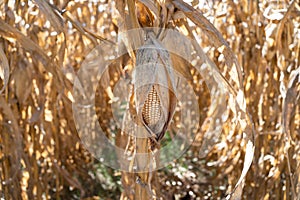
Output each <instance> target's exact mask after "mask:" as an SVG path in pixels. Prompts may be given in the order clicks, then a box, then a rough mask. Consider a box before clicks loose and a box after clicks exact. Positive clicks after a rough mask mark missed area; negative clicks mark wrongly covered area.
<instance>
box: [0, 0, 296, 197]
mask: <svg viewBox="0 0 300 200" xmlns="http://www.w3.org/2000/svg"><path fill="white" fill-rule="evenodd" d="M174 2H175V3H174V4H176V5H177V6H176V7H177V9H178V10H179V11H180V7H181V6H182V5H184V4H183V3H182V2H181V1H179V0H177V1H174ZM50 3H51V4H53V5H54V6H51V4H48V3H46V2H45V1H42V0H36V1H28V2H20V1H7V0H4V1H0V80H1V81H0V91H1V96H0V122H1V123H0V133H1V134H0V165H1V168H0V177H1V184H0V198H4V199H80V198H86V199H91V198H93V199H100V198H101V199H116V198H119V197H120V196H121V193H122V191H124V190H126V188H124V187H122V184H121V173H120V172H118V171H114V170H112V169H110V168H107V167H105V166H103V165H102V164H101V163H100V162H99V161H97V160H95V159H93V157H91V155H90V154H89V152H87V151H86V150H85V149H84V148H83V146H82V144H81V143H80V140H79V137H78V134H77V131H76V128H75V124H74V121H73V118H72V116H73V114H72V107H71V106H72V100H73V97H72V90H73V89H72V82H73V80H74V74H75V73H76V72H77V71H78V69H79V68H80V64H81V63H82V61H83V60H84V58H85V55H87V54H88V53H89V52H90V51H91V50H92V49H93V48H94V47H95V46H96V45H98V44H101V43H102V42H109V41H107V40H105V39H104V38H110V39H111V40H112V41H114V40H115V39H116V35H117V34H118V20H117V19H116V17H115V16H116V15H117V11H116V8H115V3H116V2H115V1H112V0H106V1H105V0H101V1H74V2H73V1H72V2H69V1H51V2H50ZM188 3H189V4H190V5H192V6H193V7H194V8H196V9H198V11H199V12H201V13H202V14H203V15H204V16H205V17H206V18H207V19H209V20H210V21H211V22H212V24H214V26H215V27H216V28H217V30H218V31H219V32H220V33H221V34H222V36H223V37H224V38H225V40H226V41H227V42H228V43H229V46H230V47H231V48H232V50H233V52H234V53H235V54H236V56H237V58H238V62H239V64H240V65H241V66H242V71H243V78H244V81H243V87H244V96H245V98H246V103H247V106H248V109H249V112H250V114H251V116H252V120H253V123H254V127H255V130H256V135H255V155H254V160H253V163H252V166H251V168H250V170H249V172H248V174H247V177H246V182H245V186H244V190H243V198H244V199H300V196H299V195H300V109H299V107H300V64H299V60H300V50H299V49H300V5H299V3H298V2H297V1H291V2H288V1H246V0H242V1H239V2H237V1H231V0H230V1H201V2H200V1H197V0H196V1H192V2H191V1H189V2H188ZM56 9H57V10H56ZM59 11H62V12H61V13H59ZM177 15H178V16H179V17H180V16H181V15H183V14H182V12H177ZM178 16H173V17H174V18H176V17H178ZM189 18H196V14H195V13H190V16H189ZM192 21H193V20H192ZM180 23H183V25H182V24H181V25H182V27H183V26H184V23H185V25H186V24H188V27H189V29H190V31H192V32H193V33H194V34H195V35H196V34H197V35H198V36H199V38H198V42H199V44H200V46H201V47H202V48H203V49H204V51H205V52H206V53H207V55H208V56H209V57H210V58H211V59H212V60H213V61H214V62H215V63H216V64H217V65H218V67H219V68H220V69H221V71H222V70H224V71H226V66H225V65H224V55H223V54H222V53H220V52H219V50H218V49H216V48H215V47H213V46H212V45H210V43H209V40H210V39H211V38H207V37H204V36H203V34H202V33H201V29H199V26H201V24H196V25H195V24H193V23H192V22H191V21H185V22H183V21H178V23H176V26H178V30H180V31H181V32H183V33H185V32H188V31H189V30H186V29H184V28H180V27H181V25H180ZM213 36H214V35H213V34H212V37H213ZM192 74H193V73H192ZM193 75H194V77H193V79H194V90H195V91H197V92H198V95H199V97H201V98H199V108H201V115H202V116H203V118H202V121H201V122H200V123H203V121H204V120H205V116H206V115H207V114H206V112H207V110H208V106H209V103H210V101H211V100H210V99H209V94H208V91H207V90H205V89H203V87H202V86H201V84H200V83H201V81H199V80H201V77H200V76H199V75H197V74H193ZM224 76H225V78H227V79H228V81H229V82H231V81H232V80H230V79H231V78H232V77H230V76H229V77H228V76H226V74H224ZM8 77H9V78H8ZM107 98H108V97H107ZM101 101H102V100H101ZM104 102H105V101H104ZM101 105H102V106H103V104H101ZM236 114H238V113H236ZM108 117H110V116H108ZM232 118H233V115H229V121H230V119H232ZM102 122H103V123H104V124H105V123H107V122H105V121H102ZM107 128H108V129H109V128H110V129H114V127H107ZM201 136H203V133H201V132H200V133H199V137H197V138H196V141H195V144H194V146H192V147H191V148H190V149H189V150H188V152H187V153H186V154H185V155H184V156H183V157H181V158H180V159H179V160H177V161H175V162H174V163H172V164H171V165H170V166H169V167H167V168H164V169H162V170H160V171H159V172H158V174H157V175H156V176H157V177H156V178H157V179H158V180H159V182H160V183H161V185H160V187H161V191H162V193H166V194H169V198H175V199H196V198H197V197H198V198H199V199H221V198H223V197H224V196H225V194H227V193H228V192H230V191H231V190H232V189H233V187H234V185H235V184H236V182H237V181H238V179H239V176H240V174H241V171H242V168H243V157H244V155H245V150H244V144H243V140H242V139H241V138H242V133H241V132H239V131H234V132H232V129H231V127H230V123H225V124H224V126H223V131H222V134H221V136H220V139H219V140H218V142H217V143H216V144H215V145H214V147H213V148H212V149H211V151H210V152H209V153H208V154H207V155H206V156H205V157H202V156H201V152H200V151H199V145H200V143H201V142H202V141H203V140H205V138H202V137H201Z"/></svg>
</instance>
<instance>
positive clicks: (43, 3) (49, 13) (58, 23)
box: [35, 0, 64, 34]
mask: <svg viewBox="0 0 300 200" xmlns="http://www.w3.org/2000/svg"><path fill="white" fill-rule="evenodd" d="M35 2H36V3H37V4H38V6H39V9H40V10H41V11H42V12H43V13H44V14H45V16H46V19H48V20H49V21H50V22H51V24H52V26H53V28H54V29H55V31H56V32H57V33H58V34H59V33H61V32H63V31H64V21H63V19H62V16H61V15H60V14H59V13H58V12H56V11H54V10H53V9H52V7H51V6H50V3H49V2H48V1H47V0H35Z"/></svg>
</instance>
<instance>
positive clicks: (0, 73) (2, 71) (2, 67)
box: [0, 44, 9, 94]
mask: <svg viewBox="0 0 300 200" xmlns="http://www.w3.org/2000/svg"><path fill="white" fill-rule="evenodd" d="M0 78H1V79H2V81H3V86H2V87H1V88H0V94H1V93H2V92H3V91H4V90H5V88H6V86H7V84H8V80H9V65H8V61H7V58H6V56H5V53H4V51H3V45H2V44H0Z"/></svg>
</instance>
